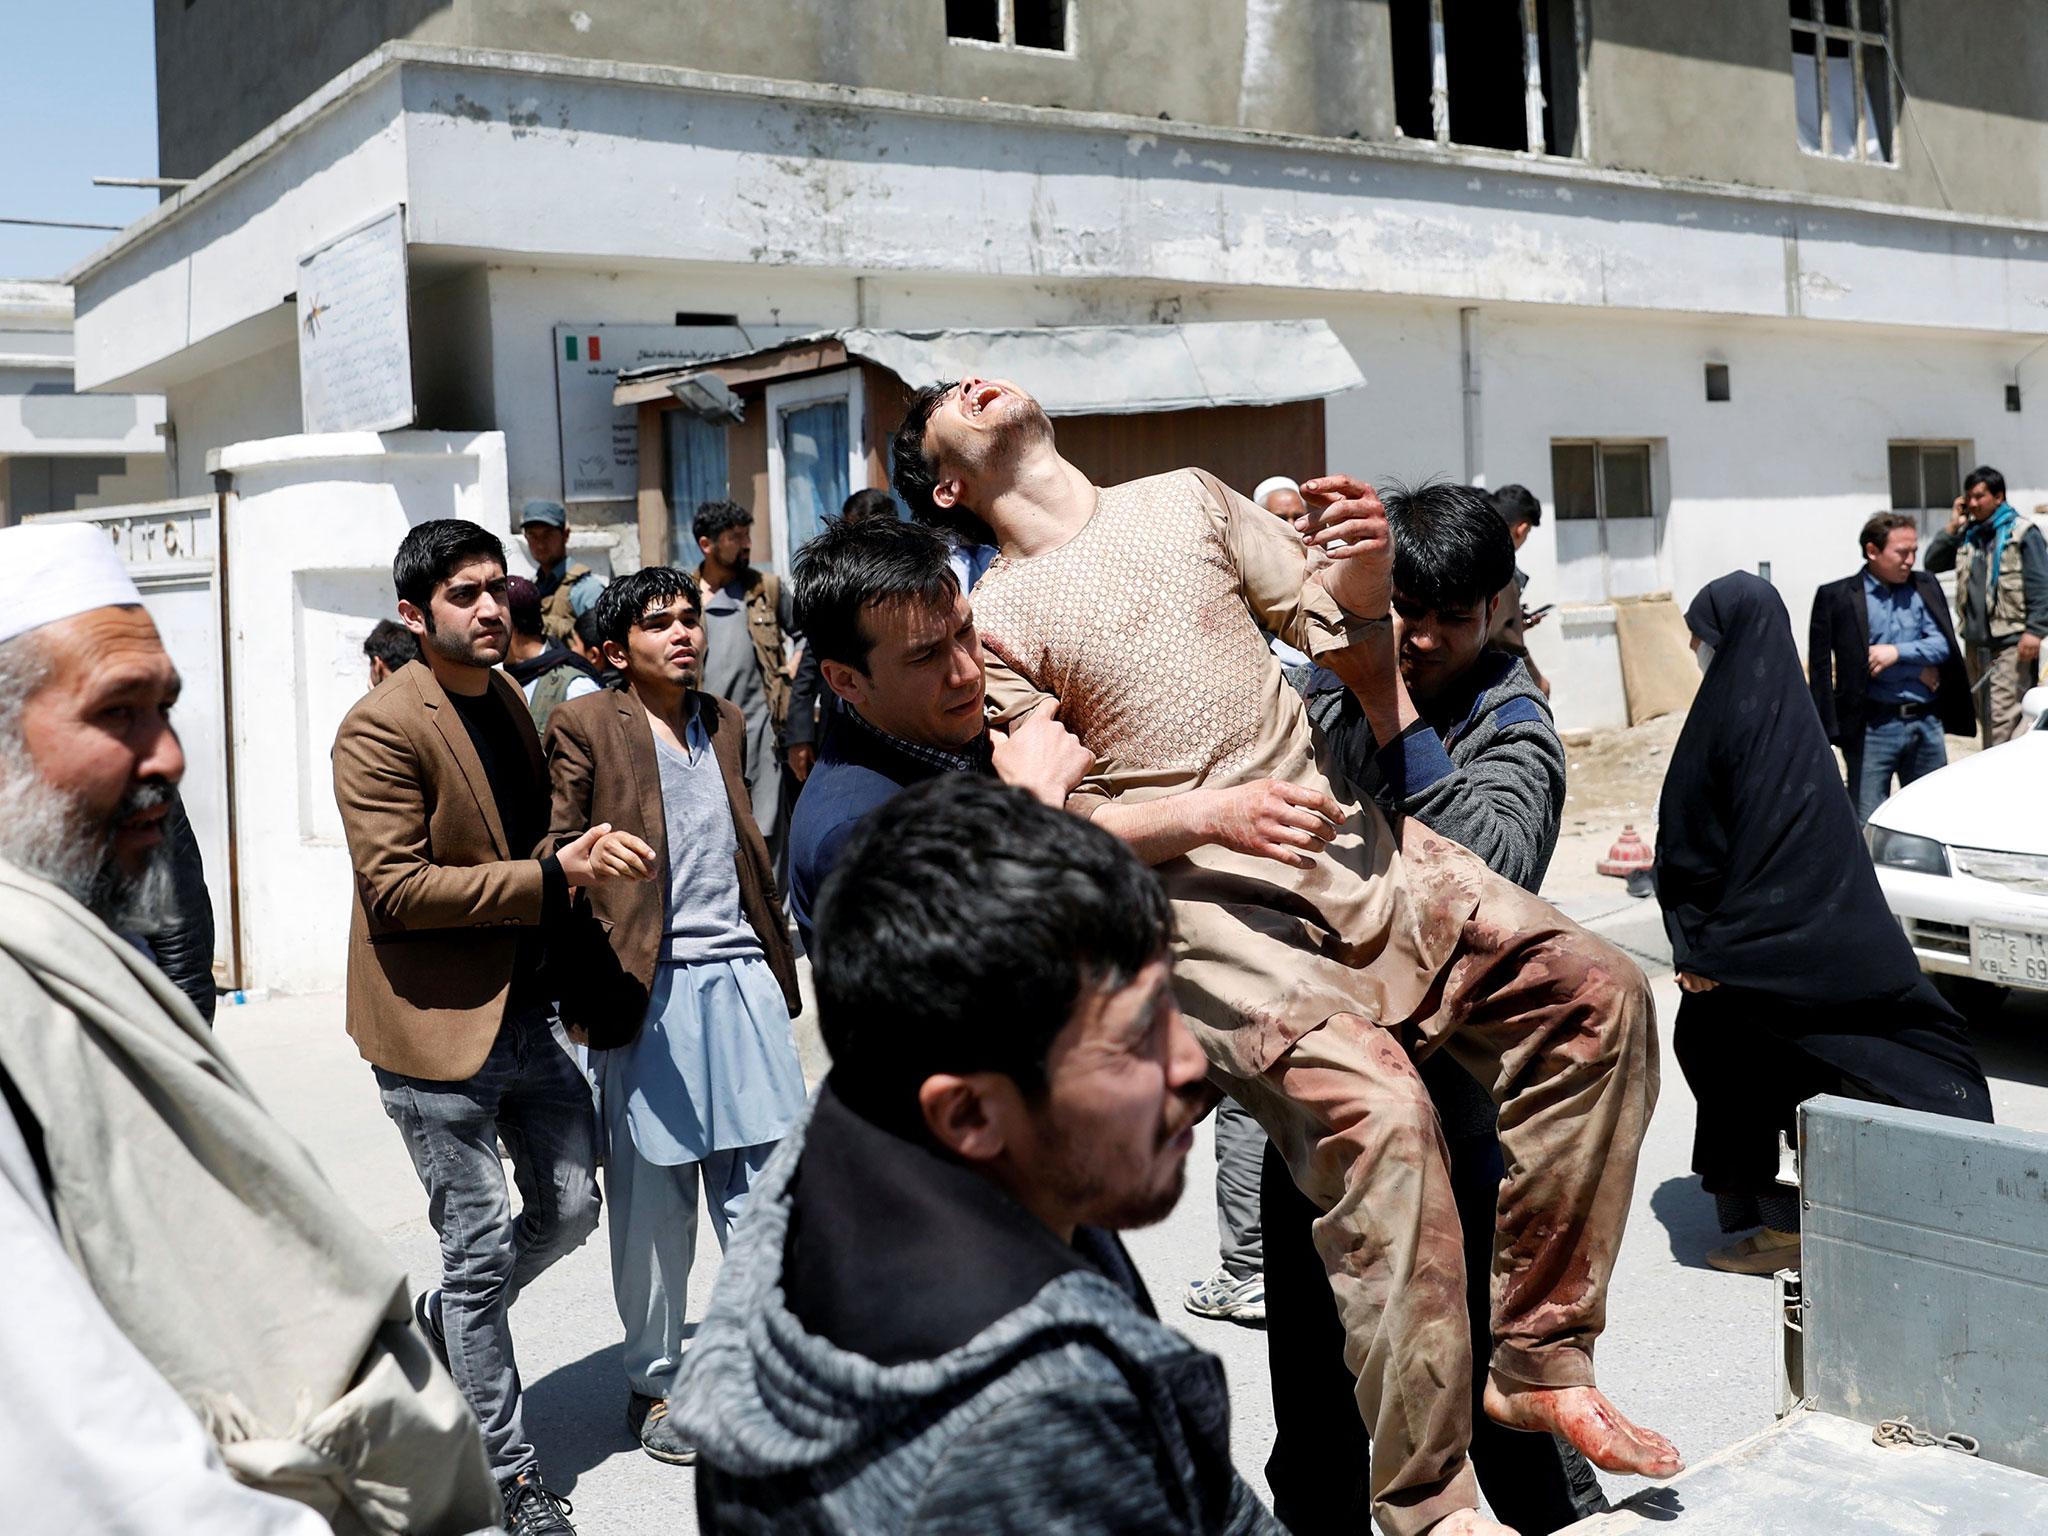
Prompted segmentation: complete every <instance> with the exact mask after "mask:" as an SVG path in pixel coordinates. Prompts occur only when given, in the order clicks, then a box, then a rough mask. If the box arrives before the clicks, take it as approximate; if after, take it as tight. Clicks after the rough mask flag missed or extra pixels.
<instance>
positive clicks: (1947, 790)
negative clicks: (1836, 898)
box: [1864, 687, 2048, 1006]
mask: <svg viewBox="0 0 2048 1536" xmlns="http://www.w3.org/2000/svg"><path fill="white" fill-rule="evenodd" d="M2023 713H2024V715H2025V717H2026V720H2027V726H2028V728H2027V729H2026V730H2024V731H2022V732H2021V733H2020V734H2019V735H2017V736H2015V737H2014V738H2013V739H2012V740H2011V741H2008V742H2005V743H2004V744H2003V745H2001V746H1996V747H1993V748H1992V749H1991V750H1990V751H1988V752H1979V753H1977V754H1976V755H1975V756H1973V757H1966V758H1964V759H1962V761H1960V762H1956V763H1951V764H1950V765H1949V766H1948V767H1946V768H1943V769H1941V770H1940V771H1939V772H1937V773H1931V774H1929V775H1928V776H1927V777H1926V778H1924V779H1920V780H1918V781H1917V782H1915V783H1912V784H1908V785H1906V786H1905V788H1903V789H1901V790H1900V791H1899V792H1898V793H1897V794H1895V795H1893V796H1892V797H1891V798H1890V799H1889V800H1887V801H1885V803H1884V804H1883V805H1881V806H1879V807H1878V808H1877V810H1876V811H1874V812H1873V813H1872V814H1871V817H1870V823H1869V825H1868V826H1867V827H1866V828H1865V829H1864V836H1865V837H1866V838H1867V839H1868V841H1869V843H1870V857H1871V859H1872V861H1873V862H1874V863H1875V864H1876V865H1877V882H1878V884H1879V885H1881V886H1882V887H1883V888H1884V898H1885V904H1886V905H1887V906H1889V907H1890V908H1891V909H1892V912H1893V913H1894V915H1896V916H1897V918H1898V919H1899V925H1900V926H1901V927H1903V928H1904V929H1905V930H1906V937H1907V939H1909V940H1910V941H1911V942H1912V945H1913V954H1914V956H1915V957H1916V958H1917V959H1918V960H1919V962H1920V969H1921V970H1923V971H1925V972H1927V973H1928V974H1929V975H1932V976H1943V977H1949V978H1953V982H1954V983H1960V985H1959V986H1957V987H1956V991H1957V995H1958V1001H1963V1000H1965V999H1966V998H1967V1000H1968V1001H1970V1002H1971V1003H1974V1004H1976V1005H1978V1006H1986V1005H1990V1006H1995V1005H1996V1003H1997V1002H1998V1001H1999V1000H2001V999H2002V998H2003V997H2004V995H2005V993H2006V991H2007V990H2009V989H2011V988H2014V987H2020V988H2025V989H2027V990H2031V991H2041V992H2048V687H2044V688H2035V689H2032V690H2031V691H2029V692H2028V694H2027V696H2026V699H2025V702H2024V705H2023Z"/></svg>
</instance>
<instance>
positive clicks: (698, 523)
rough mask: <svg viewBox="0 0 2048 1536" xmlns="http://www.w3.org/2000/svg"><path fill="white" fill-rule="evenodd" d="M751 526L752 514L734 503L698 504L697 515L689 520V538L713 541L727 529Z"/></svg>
mask: <svg viewBox="0 0 2048 1536" xmlns="http://www.w3.org/2000/svg"><path fill="white" fill-rule="evenodd" d="M753 526H754V514H753V513H751V512H749V511H748V510H747V509H746V508H745V507H743V506H741V505H740V504H739V503H738V502H736V501H706V502H700V503H698V506H697V515H696V516H695V517H694V518H692V519H691V520H690V537H691V538H693V539H715V538H717V537H718V536H719V535H720V534H721V533H724V532H725V531H726V530H727V529H729V528H751V527H753Z"/></svg>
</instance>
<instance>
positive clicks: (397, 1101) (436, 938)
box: [334, 518, 647, 1536]
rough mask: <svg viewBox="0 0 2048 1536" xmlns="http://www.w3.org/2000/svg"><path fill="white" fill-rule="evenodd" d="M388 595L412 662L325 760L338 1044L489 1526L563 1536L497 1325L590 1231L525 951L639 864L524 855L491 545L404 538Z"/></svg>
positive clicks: (585, 1124) (526, 740)
mask: <svg viewBox="0 0 2048 1536" xmlns="http://www.w3.org/2000/svg"><path fill="white" fill-rule="evenodd" d="M392 576H393V578H394V582H395V585H396V586H397V588H398V597H399V602H398V612H399V616H400V617H401V618H402V619H403V620H404V621H405V624H406V627H407V628H408V629H410V630H411V631H412V632H413V633H414V634H415V635H416V636H418V637H419V640H420V652H421V658H420V660H418V661H414V662H408V663H407V664H406V665H404V666H402V667H400V668H399V669H398V670H397V671H396V672H394V673H393V674H392V675H391V676H390V677H388V678H386V679H385V680H384V682H382V683H381V684H379V685H378V686H377V687H376V688H375V689H373V690H372V691H371V692H370V693H369V695H368V696H367V697H365V698H364V699H363V700H362V701H361V702H360V703H358V704H357V705H356V706H355V708H354V709H352V710H350V711H349V714H348V717H347V718H346V719H345V720H343V721H342V724H341V730H340V732H339V734H337V736H336V737H335V741H334V793H335V799H336V801H337V802H338V803H339V805H340V807H341V818H342V825H343V828H344V830H345V831H346V833H347V836H348V844H349V856H350V859H351V861H352V862H353V863H354V865H355V876H356V880H355V910H354V913H353V915H352V917H351V919H350V925H349V957H348V1030H349V1034H350V1035H352V1036H353V1037H354V1038H355V1042H356V1047H357V1049H358V1050H360V1051H361V1052H362V1053H363V1056H364V1058H365V1059H366V1060H368V1061H369V1063H370V1065H371V1068H372V1070H373V1071H374V1072H375V1074H376V1078H377V1086H378V1089H379V1092H380V1093H381V1095H382V1097H383V1101H384V1110H385V1113H386V1114H388V1115H390V1116H391V1118H392V1120H393V1121H395V1122H396V1123H397V1125H398V1128H399V1130H400V1131H401V1132H402V1133H403V1134H404V1136H405V1143H406V1149H407V1151H408V1152H410V1153H411V1155H412V1160H413V1166H414V1167H415V1168H416V1169H417V1170H418V1172H419V1176H420V1182H421V1183H422V1184H423V1185H425V1186H426V1190H427V1197H428V1211H429V1215H430V1217H431V1219H432V1220H433V1223H434V1226H435V1229H436V1230H437V1231H438V1232H439V1234H440V1238H441V1271H442V1283H441V1287H440V1289H438V1290H434V1291H430V1292H427V1293H426V1294H424V1295H422V1296H420V1297H419V1298H418V1299H417V1300H416V1301H415V1302H414V1313H415V1316H416V1318H417V1320H418V1322H419V1324H420V1328H421V1330H422V1331H423V1332H424V1333H425V1334H426V1335H427V1338H428V1340H429V1341H430V1342H431V1343H433V1344H434V1346H435V1348H436V1350H437V1352H439V1353H441V1354H442V1357H443V1358H444V1359H445V1360H446V1361H447V1363H448V1368H449V1370H450V1371H451V1372H452V1373H453V1374H454V1377H455V1382H456V1385H457V1386H459V1387H460V1388H461V1389H462V1394H463V1397H464V1398H465V1399H466V1400H467V1401H468V1403H469V1405H470V1407H471V1408H472V1409H473V1410H475V1412H476V1415H477V1418H478V1420H479V1421H480V1422H481V1424H482V1426H483V1433H484V1446H485V1449H486V1450H487V1451H488V1452H489V1455H490V1459H491V1469H492V1471H493V1472H494V1473H495V1474H496V1476H497V1478H498V1480H499V1484H500V1487H501V1488H502V1490H503V1492H504V1496H505V1508H506V1516H507V1528H508V1529H510V1530H512V1531H514V1532H517V1533H519V1536H560V1533H563V1532H570V1531H572V1530H573V1528H572V1527H571V1526H570V1524H569V1522H568V1519H567V1510H566V1505H565V1504H564V1503H563V1501H562V1500H561V1499H559V1498H558V1497H557V1496H556V1495H554V1494H552V1493H550V1492H549V1491H548V1490H547V1489H546V1488H545V1487H544V1486H543V1485H542V1483H541V1479H540V1470H539V1458H538V1456H537V1454H536V1453H535V1451H534V1448H533V1446H532V1444H531V1443H530V1442H529V1441H528V1440H527V1438H526V1435H525V1433H524V1430H523V1429H522V1427H521V1423H520V1391H519V1374H518V1370H517V1367H516V1366H515V1364H514V1362H513V1356H512V1337H511V1333H510V1330H509V1328H508V1326H507V1322H506V1314H507V1311H508V1310H509V1308H510V1307H511V1304H512V1302H513V1301H514V1300H515V1299H516V1298H517V1297H518V1295H519V1293H520V1291H521V1289H522V1288H523V1287H524V1286H526V1285H527V1283H528V1282H530V1281H531V1280H533V1279H534V1278H535V1277H536V1276H537V1275H539V1274H540V1273H541V1271H542V1270H544V1269H546V1268H547V1267H548V1266H549V1265H550V1264H552V1263H554V1261H555V1260H557V1259H559V1258H561V1257H562V1256H563V1255H564V1254H566V1253H568V1252H569V1251H571V1250H572V1249H574V1248H575V1247H577V1246H578V1245H579V1244H580V1243H581V1242H582V1241H583V1240H584V1239H585V1238H586V1237H588V1236H589V1235H590V1234H591V1232H592V1231H593V1230H595V1228H596V1226H597V1210H598V1196H597V1182H596V1175H595V1169H594V1166H593V1165H594V1160H595V1159H594V1155H595V1150H596V1138H595V1125H594V1120H593V1111H592V1106H591V1101H590V1089H589V1085H588V1083H587V1082H586V1081H585V1079H584V1077H583V1075H582V1073H581V1072H580V1071H579V1070H578V1069H577V1067H576V1064H575V1063H574V1062H573V1061H572V1060H571V1059H570V1057H569V1055H568V1053H567V1052H565V1051H564V1050H563V1049H562V1047H561V1045H560V1043H559V1042H558V1041H557V1040H556V1038H555V1035H554V1032H553V1028H552V1025H551V1022H550V1014H551V1012H552V1006H551V999H550V987H549V984H548V981H547V977H546V975H545V973H544V970H543V960H544V958H545V953H544V944H545V943H546V942H547V941H549V940H552V939H553V938H554V937H555V936H556V933H557V932H558V931H559V930H560V929H561V926H562V924H563V922H564V920H565V919H566V918H567V917H568V916H569V912H570V897H569V892H570V890H571V889H572V888H575V887H581V886H590V885H596V884H599V883H600V882H603V881H606V880H611V879H615V878H618V877H619V872H620V860H621V858H622V856H623V857H626V858H641V857H644V856H645V854H646V853H647V850H646V849H645V847H644V845H642V844H640V843H639V840H638V839H637V838H634V837H632V836H631V835H630V834H626V833H615V832H613V831H612V830H611V829H610V828H609V827H603V826H598V827H591V828H588V829H579V830H580V835H578V836H575V837H569V838H563V839H561V840H560V844H559V846H556V847H554V849H553V851H552V852H550V851H549V850H548V848H546V847H544V846H543V845H544V844H547V843H548V842H549V838H548V795H547V771H546V766H545V764H544V763H543V762H542V759H541V754H540V743H539V741H538V739H537V738H536V737H535V735H534V730H533V722H532V717H531V716H530V715H529V714H528V713H527V709H526V701H525V699H524V698H523V697H521V695H520V692H519V689H518V688H517V687H516V686H515V685H514V684H513V683H511V682H510V681H509V680H508V679H507V678H506V677H505V675H504V674H503V673H502V672H499V671H498V670H497V665H498V663H499V662H501V661H503V660H504V657H505V651H506V647H507V645H508V643H509V633H510V627H509V624H508V621H507V616H506V611H505V551H504V548H503V546H502V545H501V544H500V543H499V542H498V540H497V539H496V538H495V537H494V536H493V535H492V534H490V533H489V532H488V531H486V530H485V529H483V528H480V527H478V526H477V525H476V524H474V523H469V522H463V521H461V520H459V519H453V518H444V519H439V520H436V521H432V522H427V523H422V524H420V525H419V526H418V527H416V528H414V529H413V530H412V531H411V532H409V533H408V534H407V535H406V536H405V539H404V541H403V542H402V543H401V544H400V545H399V548H398V556H397V559H396V560H395V561H394V562H393V566H392ZM501 1140H502V1141H503V1143H504V1145H505V1147H506V1149H507V1150H508V1151H509V1152H510V1154H511V1158H512V1171H513V1177H514V1179H515V1180H516V1181H517V1183H518V1185H519V1193H520V1196H521V1209H520V1212H519V1214H518V1216H517V1218H516V1219H515V1218H514V1216H513V1214H512V1204H511V1197H510V1194H509V1192H508V1190H507V1189H506V1184H505V1172H504V1167H503V1164H502V1163H501V1162H500V1161H499V1157H498V1144H499V1142H500V1141H501Z"/></svg>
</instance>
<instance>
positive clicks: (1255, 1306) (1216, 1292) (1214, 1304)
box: [1181, 1269, 1266, 1323]
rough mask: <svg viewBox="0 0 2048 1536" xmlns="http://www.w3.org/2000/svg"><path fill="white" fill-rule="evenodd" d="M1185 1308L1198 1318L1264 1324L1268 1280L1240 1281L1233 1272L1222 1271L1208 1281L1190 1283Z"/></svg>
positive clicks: (1257, 1277) (1183, 1302)
mask: <svg viewBox="0 0 2048 1536" xmlns="http://www.w3.org/2000/svg"><path fill="white" fill-rule="evenodd" d="M1181 1305H1182V1306H1184V1307H1186V1308H1187V1309H1188V1310H1189V1311H1190V1312H1192V1313H1194V1314H1195V1316H1197V1317H1213V1318H1217V1319H1219V1320H1220V1321H1222V1322H1226V1323H1263V1322H1264V1321H1265V1320H1266V1277H1265V1275H1263V1274H1257V1275H1246V1276H1245V1277H1244V1278H1243V1279H1242V1280H1240V1279H1238V1278H1237V1276H1235V1275H1233V1274H1232V1273H1231V1272H1230V1271H1229V1270H1227V1269H1219V1270H1217V1271H1216V1273H1215V1274H1213V1275H1211V1276H1209V1278H1208V1279H1206V1280H1191V1281H1189V1282H1188V1289H1187V1294H1186V1295H1185V1296H1183V1297H1181Z"/></svg>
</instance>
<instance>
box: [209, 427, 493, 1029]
mask: <svg viewBox="0 0 2048 1536" xmlns="http://www.w3.org/2000/svg"><path fill="white" fill-rule="evenodd" d="M212 467H213V468H215V469H218V470H222V471H225V472H226V473H227V474H228V475H229V476H230V477H231V480H230V487H231V495H230V497H229V501H228V508H227V513H226V520H225V521H226V537H227V549H228V622H229V628H230V640H229V648H228V654H229V665H230V668H231V677H232V680H233V695H234V706H233V712H234V718H233V721H232V725H231V730H232V735H233V742H234V751H235V813H236V832H237V844H238V848H239V852H240V874H241V897H242V913H243V934H244V952H243V953H244V970H245V981H246V984H247V985H249V986H254V987H268V988H272V989H274V990H278V991H284V992H315V991H325V990H329V989H332V988H335V987H338V986H340V985H341V983H342V978H343V975H344V970H345V966H346V962H347V945H348V917H349V901H350V899H351V894H350V893H351V891H352V888H353V875H352V872H351V869H350V865H349V858H348V849H347V846H346V845H345V843H344V842H343V839H342V827H341V818H340V814H339V812H338V811H337V810H336V808H335V804H334V789H333V782H334V781H333V774H332V767H331V762H330V752H331V750H332V748H333V744H334V733H335V729H336V728H337V727H338V726H339V725H340V723H341V719H342V716H343V715H344V714H346V713H347V712H348V710H349V708H350V706H351V705H353V704H354V703H355V702H356V700H357V699H359V698H360V697H361V696H362V695H363V693H364V692H365V691H366V690H367V687H368V681H369V676H368V663H367V662H366V661H365V660H364V659H363V652H362V643H363V640H364V639H365V637H367V636H368V634H369V632H370V628H371V626H372V625H374V624H375V623H376V622H377V620H379V619H382V618H395V617H396V616H397V603H398V597H397V593H396V591H395V590H394V589H393V587H392V584H391V559H392V556H393V554H394V553H395V552H396V550H397V548H398V543H399V540H400V539H402V538H403V537H404V536H405V532H406V530H407V529H408V528H410V527H412V526H413V525H414V524H415V523H420V522H424V521H426V520H428V519H429V518H436V517H464V518H468V519H469V520H470V521H472V522H476V523H480V524H482V525H483V526H484V527H486V528H489V529H490V530H492V531H493V532H494V533H497V534H498V535H499V536H500V537H501V538H506V539H507V540H508V542H509V536H510V534H511V528H510V520H509V516H508V513H507V505H506V496H505V443H504V438H503V436H502V435H500V434H499V433H496V432H484V433H477V434H470V435H464V434H455V433H437V432H389V433H385V434H383V435H382V436H379V435H378V434H375V433H344V434H337V435H333V436H327V437H292V438H279V439H272V440H269V441H265V442H248V443H240V444H237V445H235V446H233V447H231V448H228V449H225V450H222V451H221V452H219V453H217V454H215V455H214V456H213V464H212Z"/></svg>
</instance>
